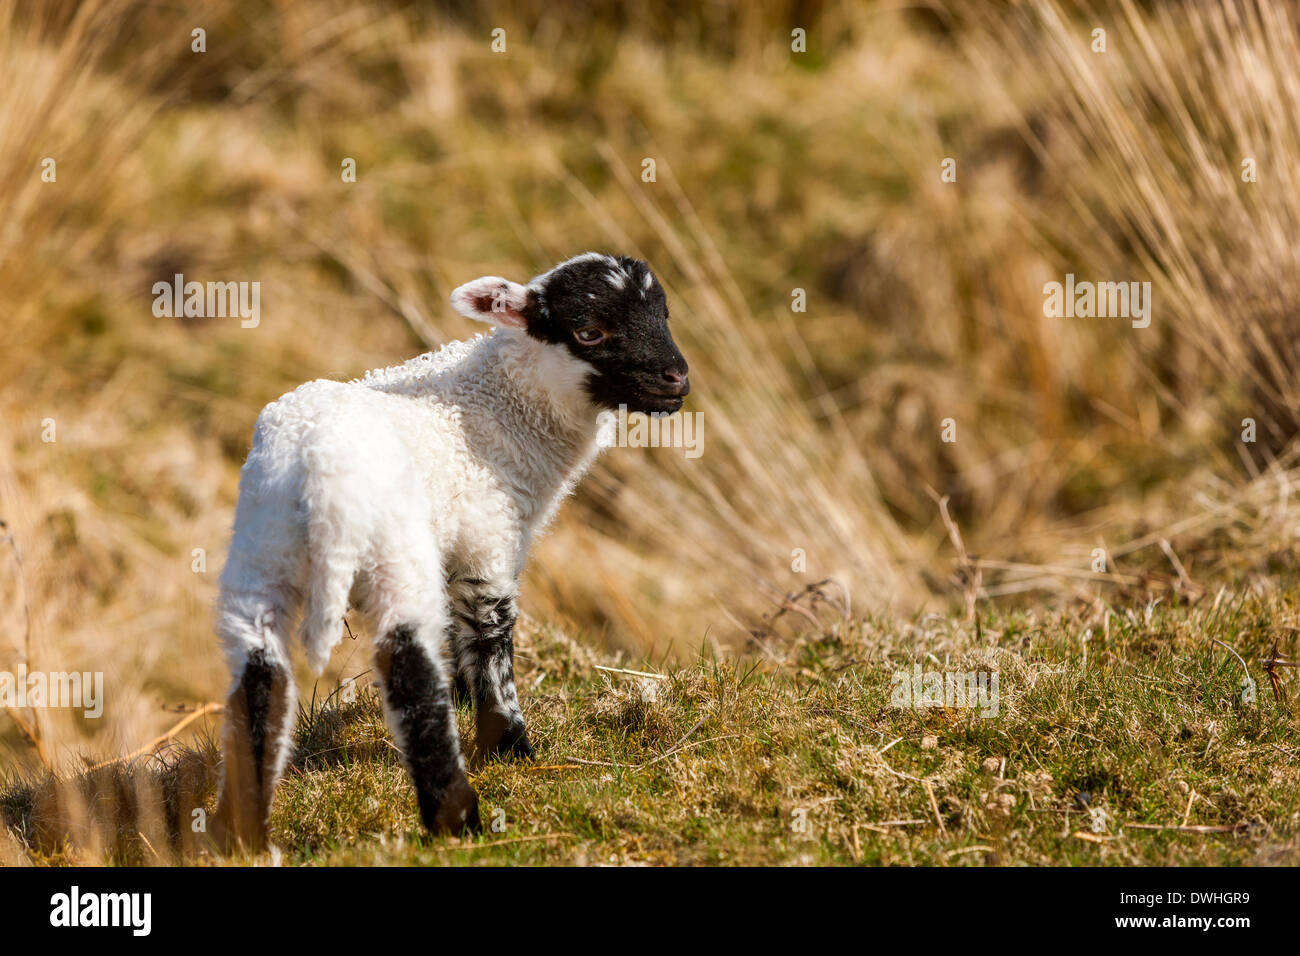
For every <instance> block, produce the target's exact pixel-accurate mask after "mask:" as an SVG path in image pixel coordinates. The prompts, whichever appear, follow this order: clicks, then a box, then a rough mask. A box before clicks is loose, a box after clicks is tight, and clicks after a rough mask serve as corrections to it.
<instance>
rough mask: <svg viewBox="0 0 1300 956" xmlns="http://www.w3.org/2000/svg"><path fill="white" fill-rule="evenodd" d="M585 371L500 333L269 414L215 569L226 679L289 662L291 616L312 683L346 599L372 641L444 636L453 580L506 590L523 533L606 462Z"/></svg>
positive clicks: (520, 556) (289, 398)
mask: <svg viewBox="0 0 1300 956" xmlns="http://www.w3.org/2000/svg"><path fill="white" fill-rule="evenodd" d="M589 371H590V367H589V366H588V365H586V364H585V363H583V362H581V361H579V360H578V359H576V358H574V357H572V356H571V355H570V354H569V353H568V352H567V351H566V350H565V349H563V348H557V347H555V346H551V345H547V344H545V343H542V342H539V341H537V340H535V339H532V338H530V337H529V336H527V335H526V334H525V333H524V332H522V331H519V330H517V329H513V328H508V327H501V328H495V329H493V330H492V332H491V333H490V334H486V335H480V336H477V337H476V338H474V339H471V340H468V341H463V342H453V343H451V344H449V345H447V346H445V347H444V348H442V349H440V350H439V351H437V352H430V353H426V354H424V355H421V356H418V357H417V358H414V359H412V360H410V361H409V362H406V363H405V364H403V365H399V366H395V367H393V368H386V369H380V370H377V371H373V372H370V373H368V374H367V375H366V377H365V378H363V379H360V380H357V381H352V382H336V381H328V380H318V381H314V382H308V383H307V384H305V385H303V386H301V387H300V388H298V389H295V390H294V391H292V392H290V393H289V394H287V395H285V396H283V397H282V398H280V399H279V400H278V401H275V402H272V403H271V404H270V405H268V406H266V408H265V409H263V411H262V413H261V415H260V416H259V417H258V419H257V427H256V429H255V431H254V435H253V445H252V450H251V451H250V453H249V456H248V461H247V462H246V464H245V465H244V469H243V473H242V477H241V483H240V497H239V504H238V506H237V508H236V512H235V525H234V535H233V539H232V541H231V545H230V552H229V556H228V558H227V561H226V565H225V568H224V570H223V572H222V575H221V596H220V598H219V604H218V614H217V632H218V634H219V635H220V637H221V640H222V644H223V647H224V650H225V653H226V656H227V661H228V663H229V665H230V668H231V673H232V674H235V675H238V674H240V673H241V671H242V670H243V666H244V662H245V660H246V658H247V655H248V652H249V651H250V650H251V649H253V648H255V647H264V648H266V651H267V653H268V655H271V656H272V657H273V658H274V659H277V660H278V661H279V662H280V663H283V664H288V647H287V638H288V634H289V633H290V632H291V631H292V629H293V627H294V625H295V623H296V622H297V621H298V620H299V619H300V618H301V622H302V625H301V634H302V638H303V640H304V643H305V644H306V648H307V654H308V659H309V662H310V664H311V667H312V668H313V670H315V671H316V673H320V672H321V671H322V670H323V669H324V667H325V665H326V663H327V662H328V660H329V656H330V652H331V651H332V649H333V648H334V646H335V645H336V644H337V643H338V641H339V640H340V638H341V636H342V633H343V615H344V613H345V612H346V611H347V609H348V606H349V604H352V605H354V606H356V607H357V608H359V609H360V610H361V611H362V612H363V613H364V614H365V615H366V616H367V618H368V619H369V622H370V625H371V628H372V631H373V632H374V633H376V634H382V633H386V632H388V631H389V630H391V629H392V628H393V627H395V626H397V625H399V624H402V623H408V622H411V621H418V622H421V623H422V624H424V625H427V629H426V630H425V633H432V634H440V633H442V631H443V629H444V627H445V623H446V621H447V619H448V617H447V615H448V610H447V593H446V579H447V576H448V575H452V576H454V577H468V578H477V579H482V580H483V581H485V582H487V583H489V584H490V585H493V586H495V587H496V588H497V590H498V593H502V594H513V593H514V590H515V587H516V584H515V582H516V581H517V579H518V576H519V574H520V572H521V571H522V570H523V566H524V563H525V561H526V560H527V556H528V549H529V545H530V542H531V540H532V537H533V536H534V535H535V534H536V533H537V532H538V531H539V530H541V529H542V528H543V527H545V525H546V524H547V523H548V522H549V521H550V520H551V518H552V517H553V515H554V514H555V510H556V508H557V507H558V506H559V503H560V501H561V500H562V499H563V498H564V497H565V496H566V495H567V494H569V493H570V491H571V490H572V488H573V486H574V484H575V483H576V482H577V480H578V479H579V478H580V477H581V476H582V474H583V473H584V472H585V471H586V470H587V468H588V467H589V466H590V465H591V462H592V461H593V459H594V458H595V457H596V455H597V454H598V452H599V450H600V443H599V442H598V440H597V437H598V436H597V433H598V425H599V421H598V410H597V409H596V408H595V407H594V406H593V405H592V404H591V403H590V401H589V400H588V398H587V396H586V394H585V393H584V391H583V387H582V386H583V382H584V380H585V378H586V375H587V373H588V372H589Z"/></svg>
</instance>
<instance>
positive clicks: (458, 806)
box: [375, 623, 481, 833]
mask: <svg viewBox="0 0 1300 956" xmlns="http://www.w3.org/2000/svg"><path fill="white" fill-rule="evenodd" d="M432 633H437V632H435V631H430V630H429V626H428V625H420V624H415V623H402V624H397V625H396V626H394V627H391V628H390V629H389V630H387V631H386V632H384V633H383V634H382V636H381V637H380V638H379V640H378V642H377V644H376V653H375V662H376V665H377V667H378V669H379V674H380V678H381V680H382V681H383V688H384V707H385V709H386V711H387V714H388V721H389V725H390V726H391V727H392V730H393V734H394V736H395V737H396V738H397V741H398V744H399V746H400V747H401V748H402V753H403V755H404V757H405V760H406V767H407V770H409V771H410V774H411V782H412V783H413V784H414V785H415V793H416V798H417V799H418V801H419V804H420V816H421V818H422V819H423V821H424V825H425V827H427V828H428V829H429V831H430V832H433V833H460V832H462V831H465V830H470V831H475V830H478V829H480V826H481V824H480V822H479V815H478V797H477V795H475V793H474V790H473V788H471V787H470V785H469V779H468V778H467V777H466V776H465V766H464V760H463V758H462V757H461V753H460V734H459V733H458V732H457V730H456V713H455V710H454V709H453V708H452V703H451V686H450V684H449V682H448V680H447V676H446V674H445V673H444V671H443V666H442V662H441V661H440V660H439V659H438V642H437V641H436V640H430V636H431V634H432ZM439 636H440V635H439Z"/></svg>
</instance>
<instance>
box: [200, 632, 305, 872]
mask: <svg viewBox="0 0 1300 956" xmlns="http://www.w3.org/2000/svg"><path fill="white" fill-rule="evenodd" d="M281 617H283V615H281ZM224 623H225V624H226V627H225V628H224V629H223V633H222V637H223V639H226V640H227V643H228V644H230V643H232V642H238V641H240V640H241V639H244V640H245V642H246V643H245V644H244V646H243V647H238V646H237V647H236V648H235V650H234V653H233V654H232V659H233V660H236V661H238V660H239V659H240V658H242V665H241V666H239V667H238V668H237V681H236V683H235V687H234V689H233V690H232V691H231V692H230V696H229V697H228V698H227V700H226V709H225V724H224V728H223V733H222V738H223V748H222V750H223V762H222V769H221V791H220V796H219V798H218V802H217V813H216V816H215V818H214V820H213V836H214V838H215V840H216V842H217V845H218V846H219V847H220V848H221V849H224V850H227V851H229V850H233V849H235V847H236V846H237V845H243V846H244V847H245V848H246V849H249V850H252V851H254V852H260V851H262V850H264V849H265V848H266V845H267V827H268V824H269V821H270V816H271V798H272V795H273V794H274V792H275V785H276V783H277V782H278V780H279V778H280V774H281V772H282V771H283V769H284V765H285V763H286V761H287V760H288V757H289V750H290V736H291V733H292V731H293V720H294V716H295V715H294V699H295V690H294V684H293V674H292V672H291V671H290V669H289V666H288V662H287V660H286V656H285V653H284V646H283V642H282V640H281V639H280V636H279V634H280V631H279V629H278V628H277V623H278V622H277V620H276V612H275V611H274V610H273V609H269V608H267V609H263V610H261V611H259V612H256V613H255V614H254V616H253V620H251V621H250V622H248V623H249V625H250V626H249V627H247V628H244V627H240V626H238V621H237V617H236V615H234V614H232V615H231V617H229V618H227V619H226V620H225V622H224ZM235 631H239V632H240V634H235V633H234V632H235ZM254 634H256V635H258V636H259V637H260V638H261V640H260V642H258V640H257V638H254V637H250V635H254ZM241 651H242V653H241Z"/></svg>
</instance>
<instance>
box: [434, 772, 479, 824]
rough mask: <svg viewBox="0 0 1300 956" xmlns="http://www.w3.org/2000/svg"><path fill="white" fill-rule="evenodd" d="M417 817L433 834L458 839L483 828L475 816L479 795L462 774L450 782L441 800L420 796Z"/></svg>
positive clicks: (476, 815) (477, 816)
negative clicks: (456, 837)
mask: <svg viewBox="0 0 1300 956" xmlns="http://www.w3.org/2000/svg"><path fill="white" fill-rule="evenodd" d="M420 817H421V818H422V819H423V821H424V826H425V829H427V830H428V831H429V832H430V833H434V834H449V835H451V836H460V835H462V834H471V833H478V832H480V831H481V830H482V829H483V822H482V821H481V820H480V819H479V815H478V794H476V793H475V792H474V788H473V787H471V786H470V785H469V781H468V780H467V779H465V777H464V776H463V775H462V776H459V777H457V778H456V779H455V780H453V781H452V782H451V785H450V786H448V787H447V789H446V791H445V792H444V793H443V795H442V799H441V800H437V801H435V800H434V799H433V798H427V799H426V798H425V797H424V796H421V797H420Z"/></svg>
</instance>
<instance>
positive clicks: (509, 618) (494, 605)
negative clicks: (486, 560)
mask: <svg viewBox="0 0 1300 956" xmlns="http://www.w3.org/2000/svg"><path fill="white" fill-rule="evenodd" d="M517 617H518V612H517V611H516V609H515V601H514V597H513V596H511V595H506V596H501V595H493V594H480V595H476V596H475V598H474V600H473V602H472V603H471V604H470V605H469V606H468V607H464V608H461V609H459V610H458V612H457V619H458V620H459V621H460V623H461V625H462V627H461V633H460V638H459V640H458V641H457V644H456V647H457V655H458V659H459V664H460V668H459V670H460V673H461V674H462V675H464V676H465V677H466V678H467V680H468V681H469V683H470V689H471V691H472V692H473V695H474V707H475V710H476V719H477V733H476V735H475V736H476V739H477V743H478V750H479V754H480V756H483V757H492V756H506V757H513V758H519V759H529V760H531V759H533V757H534V753H533V748H532V745H531V744H530V743H529V741H528V734H527V731H526V730H525V729H524V718H523V714H522V713H521V712H520V709H519V697H518V695H517V692H516V690H515V670H514V653H515V647H514V626H515V620H516V618H517Z"/></svg>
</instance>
